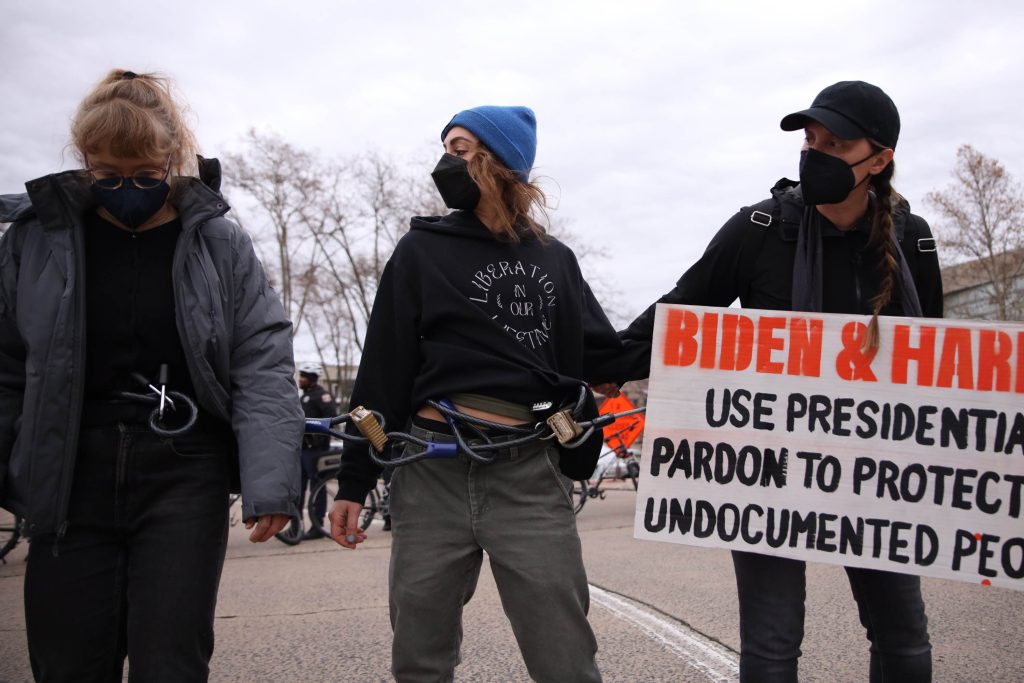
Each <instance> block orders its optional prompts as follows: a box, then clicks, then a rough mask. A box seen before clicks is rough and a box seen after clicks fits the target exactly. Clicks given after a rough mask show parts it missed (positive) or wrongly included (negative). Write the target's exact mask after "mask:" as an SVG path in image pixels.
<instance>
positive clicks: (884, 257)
mask: <svg viewBox="0 0 1024 683" xmlns="http://www.w3.org/2000/svg"><path fill="white" fill-rule="evenodd" d="M869 142H870V143H871V146H872V147H873V148H874V150H875V151H876V152H880V151H882V150H883V149H885V147H884V146H882V145H880V144H878V143H877V142H875V141H873V140H869ZM895 174H896V162H895V161H890V162H889V165H888V166H886V167H885V168H884V169H882V172H881V173H878V174H876V175H874V176H872V177H871V180H870V183H871V189H872V190H873V192H874V195H875V201H874V215H872V217H871V234H870V236H869V237H868V247H871V248H873V249H874V250H875V251H876V253H877V254H878V262H879V266H880V269H881V270H882V282H881V285H880V286H879V288H878V293H877V294H875V296H874V297H873V298H872V299H871V309H872V310H871V323H870V324H869V325H868V336H867V339H866V340H865V343H864V348H866V349H877V348H878V344H879V332H878V316H879V315H880V314H881V312H882V309H884V308H885V307H886V306H888V305H889V302H891V301H892V298H893V294H894V293H895V290H896V286H897V283H898V282H899V272H900V261H899V254H898V253H896V245H895V242H894V240H893V233H894V231H895V230H896V226H895V224H894V223H893V219H892V216H893V212H894V210H895V208H896V206H898V205H899V203H900V202H902V201H903V197H902V196H900V194H899V193H898V192H896V190H895V189H893V186H892V179H893V176H894V175H895ZM904 285H905V286H908V287H913V286H914V283H913V282H908V283H904ZM906 313H907V312H906V311H904V315H906Z"/></svg>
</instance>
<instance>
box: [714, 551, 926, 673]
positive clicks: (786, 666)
mask: <svg viewBox="0 0 1024 683" xmlns="http://www.w3.org/2000/svg"><path fill="white" fill-rule="evenodd" d="M732 560H733V566H734V567H735V569H736V584H737V586H738V588H739V601H740V681H742V682H743V683H746V682H747V681H750V682H751V683H796V681H797V662H798V658H799V657H800V643H801V642H802V641H803V637H804V597H805V594H806V580H805V573H804V571H805V566H806V565H805V564H804V563H803V562H801V561H800V560H791V559H789V558H785V557H773V556H770V555H757V554H755V553H745V552H739V551H734V552H733V553H732ZM846 574H847V577H848V578H849V579H850V588H851V590H852V591H853V597H854V599H855V600H856V601H857V609H858V611H859V614H860V622H861V624H863V626H864V629H865V631H866V633H867V638H868V641H869V642H870V643H871V646H870V652H871V660H870V665H869V666H870V668H869V674H868V680H869V681H870V683H928V682H929V681H931V680H932V648H931V643H930V641H929V639H928V618H927V617H926V616H925V609H924V599H923V598H922V597H921V577H919V576H911V575H909V574H897V573H895V572H886V571H879V570H877V569H862V568H858V567H846Z"/></svg>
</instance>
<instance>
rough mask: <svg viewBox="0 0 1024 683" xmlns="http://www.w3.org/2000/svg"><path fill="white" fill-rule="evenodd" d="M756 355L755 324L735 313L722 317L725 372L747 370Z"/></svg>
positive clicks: (722, 366) (720, 364)
mask: <svg viewBox="0 0 1024 683" xmlns="http://www.w3.org/2000/svg"><path fill="white" fill-rule="evenodd" d="M753 355H754V323H753V322H752V321H751V320H750V318H748V317H746V316H743V315H736V314H735V313H726V314H725V315H723V316H722V358H721V361H720V363H719V367H720V368H721V369H723V370H738V371H742V370H746V369H747V368H748V367H750V360H751V358H753Z"/></svg>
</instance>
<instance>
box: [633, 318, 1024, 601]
mask: <svg viewBox="0 0 1024 683" xmlns="http://www.w3.org/2000/svg"><path fill="white" fill-rule="evenodd" d="M868 322H869V318H867V317H862V316H849V315H832V314H821V313H790V312H780V311H757V310H750V309H745V310H738V309H721V308H706V307H696V306H669V305H664V304H662V305H659V306H658V310H657V317H656V321H655V327H654V335H653V345H652V354H651V376H650V377H651V381H650V387H649V394H648V405H647V421H646V429H645V432H644V440H643V450H642V475H641V477H640V488H639V491H638V493H637V509H636V519H635V535H636V537H637V538H641V539H649V540H658V541H668V542H674V543H685V544H690V545H698V546H706V547H719V548H729V549H734V550H746V551H751V552H758V553H764V554H769V555H780V556H784V557H790V558H795V559H801V560H809V561H818V562H828V563H832V564H840V565H849V566H858V567H870V568H875V569H886V570H890V571H899V572H906V573H911V574H919V575H923V576H935V577H942V578H949V579H957V580H962V581H970V582H977V583H982V584H985V585H995V586H1004V587H1008V588H1014V589H1017V590H1021V589H1024V581H1022V579H1024V524H1022V521H1021V520H1022V509H1021V508H1022V500H1021V499H1022V495H1024V413H1022V409H1024V325H1021V324H1017V323H1004V322H1000V323H990V322H981V321H963V320H930V319H919V318H896V317H891V318H881V319H880V336H881V343H880V346H879V348H878V349H877V350H876V351H865V350H864V348H863V341H864V338H865V335H866V332H867V326H868Z"/></svg>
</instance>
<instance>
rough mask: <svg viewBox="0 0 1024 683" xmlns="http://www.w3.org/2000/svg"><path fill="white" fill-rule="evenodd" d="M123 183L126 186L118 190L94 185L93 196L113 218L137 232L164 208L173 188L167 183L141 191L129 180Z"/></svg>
mask: <svg viewBox="0 0 1024 683" xmlns="http://www.w3.org/2000/svg"><path fill="white" fill-rule="evenodd" d="M123 182H124V184H123V185H121V187H119V188H117V189H116V190H110V189H108V188H105V187H100V186H99V185H97V184H96V183H93V184H92V195H93V197H95V198H96V201H98V202H99V203H100V206H102V207H103V208H104V209H106V210H107V211H109V212H110V215H111V216H113V217H114V218H116V219H117V220H119V221H121V222H122V223H124V224H125V225H126V226H128V227H129V228H131V229H132V230H135V229H137V228H138V227H139V226H140V225H142V224H143V223H145V222H146V221H148V220H149V219H150V218H152V217H153V216H154V215H156V212H157V211H159V210H160V209H161V208H162V207H163V205H164V202H166V201H167V196H168V195H169V194H170V192H171V186H170V185H168V184H167V182H166V181H165V182H161V183H160V184H159V185H157V186H156V187H154V188H151V189H148V190H140V189H139V188H137V187H135V186H134V185H133V184H132V183H131V180H129V179H125V180H124V181H123Z"/></svg>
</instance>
